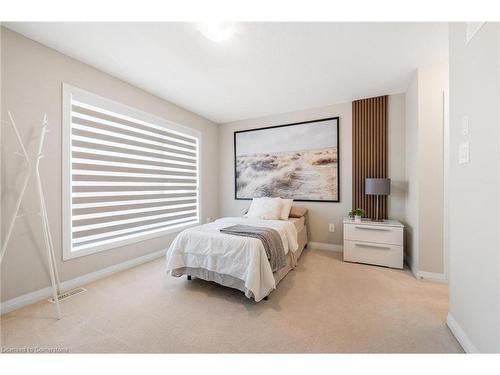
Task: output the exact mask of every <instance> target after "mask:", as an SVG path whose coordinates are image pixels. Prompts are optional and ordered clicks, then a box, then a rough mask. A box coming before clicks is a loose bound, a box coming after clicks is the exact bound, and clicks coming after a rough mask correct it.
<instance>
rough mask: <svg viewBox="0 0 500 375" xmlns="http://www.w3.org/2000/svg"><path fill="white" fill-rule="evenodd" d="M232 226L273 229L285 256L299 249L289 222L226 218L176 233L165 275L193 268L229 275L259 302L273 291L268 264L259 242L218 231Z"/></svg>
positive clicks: (273, 283) (295, 232)
mask: <svg viewBox="0 0 500 375" xmlns="http://www.w3.org/2000/svg"><path fill="white" fill-rule="evenodd" d="M235 224H245V225H253V226H262V227H268V228H272V229H275V230H276V231H278V233H279V234H280V236H281V240H282V241H283V248H284V249H285V253H287V254H288V252H289V251H292V252H295V251H296V250H297V249H298V243H297V229H296V228H295V225H294V224H293V223H292V222H290V221H283V220H261V219H249V218H242V217H228V218H223V219H219V220H216V221H215V222H213V223H209V224H204V225H200V226H197V227H193V228H189V229H186V230H184V231H182V232H181V233H179V234H178V235H177V237H176V238H175V240H174V241H173V242H172V244H171V245H170V248H169V249H168V251H167V255H166V265H167V272H169V271H172V270H174V269H176V268H182V267H194V268H204V269H207V270H210V271H214V272H217V273H220V274H225V275H231V276H233V277H236V278H238V279H240V280H243V282H244V283H245V287H246V288H247V289H248V290H249V291H251V292H252V294H253V296H254V298H255V300H256V301H260V300H261V299H262V298H264V297H265V296H267V295H268V294H269V292H270V291H271V290H273V289H275V288H276V282H275V280H274V277H273V272H272V270H271V265H270V264H269V260H268V259H267V255H266V251H265V250H264V246H263V245H262V242H261V241H260V240H258V239H256V238H250V237H240V236H233V235H230V234H225V233H220V232H219V230H220V229H221V228H225V227H229V226H231V225H235Z"/></svg>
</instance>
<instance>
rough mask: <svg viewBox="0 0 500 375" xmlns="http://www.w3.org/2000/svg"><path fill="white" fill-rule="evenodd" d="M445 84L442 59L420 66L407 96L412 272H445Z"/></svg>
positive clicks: (409, 257) (408, 205) (407, 151)
mask: <svg viewBox="0 0 500 375" xmlns="http://www.w3.org/2000/svg"><path fill="white" fill-rule="evenodd" d="M445 90H448V65H447V64H439V65H433V66H428V67H421V68H418V69H417V70H416V72H415V73H414V76H413V78H412V80H411V82H410V85H409V87H408V91H407V96H406V105H407V107H406V147H407V149H406V155H407V159H406V176H407V180H408V195H407V197H406V198H407V201H406V216H407V217H406V222H407V233H408V237H407V245H408V247H407V255H408V259H409V262H410V265H411V267H412V269H413V271H414V272H428V273H432V274H435V275H436V277H442V278H444V277H445V275H444V251H443V238H444V225H443V223H444V215H443V212H444V154H443V150H444V142H443V131H444V126H443V125H444V122H443V119H444V105H443V104H444V101H443V93H444V91H445ZM438 275H439V276H438Z"/></svg>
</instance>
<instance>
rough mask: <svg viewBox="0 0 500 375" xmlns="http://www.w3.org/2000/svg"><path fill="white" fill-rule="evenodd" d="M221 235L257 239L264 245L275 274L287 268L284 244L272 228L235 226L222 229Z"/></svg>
mask: <svg viewBox="0 0 500 375" xmlns="http://www.w3.org/2000/svg"><path fill="white" fill-rule="evenodd" d="M220 231H221V233H226V234H231V235H233V236H241V237H252V238H257V239H259V240H260V241H261V242H262V245H264V249H265V250H266V254H267V259H268V260H269V263H270V264H271V269H272V271H273V272H276V271H278V270H279V269H281V268H283V267H285V265H286V255H285V249H284V248H283V242H282V241H281V236H280V234H279V233H278V231H276V230H274V229H271V228H264V227H254V226H251V225H233V226H230V227H227V228H222V229H221V230H220Z"/></svg>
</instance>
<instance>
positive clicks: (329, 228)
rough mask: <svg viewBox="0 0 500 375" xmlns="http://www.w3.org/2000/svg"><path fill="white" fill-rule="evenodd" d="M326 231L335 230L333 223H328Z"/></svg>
mask: <svg viewBox="0 0 500 375" xmlns="http://www.w3.org/2000/svg"><path fill="white" fill-rule="evenodd" d="M328 231H329V232H335V224H332V223H330V224H329V225H328Z"/></svg>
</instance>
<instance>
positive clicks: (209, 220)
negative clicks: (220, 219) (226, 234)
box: [206, 217, 214, 224]
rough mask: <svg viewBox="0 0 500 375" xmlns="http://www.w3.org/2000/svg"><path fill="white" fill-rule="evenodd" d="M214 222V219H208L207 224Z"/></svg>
mask: <svg viewBox="0 0 500 375" xmlns="http://www.w3.org/2000/svg"><path fill="white" fill-rule="evenodd" d="M212 221H214V219H212V218H211V217H207V221H206V222H207V224H208V223H211V222H212Z"/></svg>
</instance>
